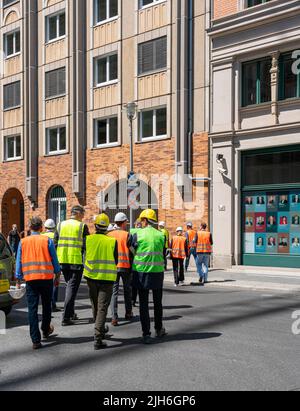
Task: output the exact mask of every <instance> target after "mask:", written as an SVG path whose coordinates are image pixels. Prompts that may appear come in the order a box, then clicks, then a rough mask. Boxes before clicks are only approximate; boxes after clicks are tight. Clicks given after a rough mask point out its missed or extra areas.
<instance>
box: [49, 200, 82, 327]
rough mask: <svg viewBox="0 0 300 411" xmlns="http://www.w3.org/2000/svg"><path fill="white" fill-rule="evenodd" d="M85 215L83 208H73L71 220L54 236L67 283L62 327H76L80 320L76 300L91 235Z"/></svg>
mask: <svg viewBox="0 0 300 411" xmlns="http://www.w3.org/2000/svg"><path fill="white" fill-rule="evenodd" d="M84 214H85V211H84V208H83V207H81V206H79V205H78V206H75V207H73V209H72V212H71V218H70V220H68V221H64V222H63V223H59V224H58V226H57V230H56V232H55V236H54V243H55V245H56V246H57V256H58V260H59V262H60V265H61V270H62V273H63V275H64V278H65V281H66V283H67V289H66V297H65V307H64V313H63V321H62V326H69V325H74V324H75V323H74V321H76V320H78V317H77V315H76V314H75V300H76V296H77V293H78V290H79V287H80V283H81V280H82V275H83V254H84V252H85V240H86V237H87V236H88V235H89V229H88V227H87V226H86V225H85V224H84V223H83V218H84Z"/></svg>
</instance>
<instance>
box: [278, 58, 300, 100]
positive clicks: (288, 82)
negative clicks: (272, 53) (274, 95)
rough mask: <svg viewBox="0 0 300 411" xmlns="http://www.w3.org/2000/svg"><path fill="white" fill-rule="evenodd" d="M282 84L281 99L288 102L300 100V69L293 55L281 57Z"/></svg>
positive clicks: (280, 89)
mask: <svg viewBox="0 0 300 411" xmlns="http://www.w3.org/2000/svg"><path fill="white" fill-rule="evenodd" d="M279 65H280V82H279V98H280V100H286V99H290V98H300V67H298V66H299V65H298V66H297V60H296V59H295V58H293V53H288V54H284V55H282V56H281V57H280V60H279Z"/></svg>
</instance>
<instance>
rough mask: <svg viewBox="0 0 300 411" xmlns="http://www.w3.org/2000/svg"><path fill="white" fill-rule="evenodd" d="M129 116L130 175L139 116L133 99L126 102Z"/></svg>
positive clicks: (131, 218) (131, 222)
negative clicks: (134, 123) (134, 137)
mask: <svg viewBox="0 0 300 411" xmlns="http://www.w3.org/2000/svg"><path fill="white" fill-rule="evenodd" d="M125 107H126V110H127V118H128V120H129V130H130V173H129V174H130V175H133V174H134V171H133V169H134V158H133V121H134V120H135V119H136V116H137V104H136V103H135V102H134V101H132V102H130V103H128V104H126V106H125ZM130 228H133V210H132V207H130Z"/></svg>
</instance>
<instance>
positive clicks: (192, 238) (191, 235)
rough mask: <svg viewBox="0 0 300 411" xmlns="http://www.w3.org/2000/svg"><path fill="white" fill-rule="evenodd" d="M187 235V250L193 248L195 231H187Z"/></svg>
mask: <svg viewBox="0 0 300 411" xmlns="http://www.w3.org/2000/svg"><path fill="white" fill-rule="evenodd" d="M187 234H188V237H189V248H192V247H195V243H194V240H195V238H196V234H197V232H196V231H195V230H188V231H187Z"/></svg>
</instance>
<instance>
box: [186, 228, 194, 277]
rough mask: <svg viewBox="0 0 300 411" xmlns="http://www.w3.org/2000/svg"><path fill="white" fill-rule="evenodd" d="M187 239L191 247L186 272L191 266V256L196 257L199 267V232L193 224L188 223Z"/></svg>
mask: <svg viewBox="0 0 300 411" xmlns="http://www.w3.org/2000/svg"><path fill="white" fill-rule="evenodd" d="M185 235H186V239H187V241H188V245H189V252H188V255H187V258H186V260H185V271H188V269H189V266H190V260H191V256H193V257H194V260H195V263H196V265H197V231H196V230H194V229H193V223H191V222H189V223H187V231H186V234H185Z"/></svg>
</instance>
